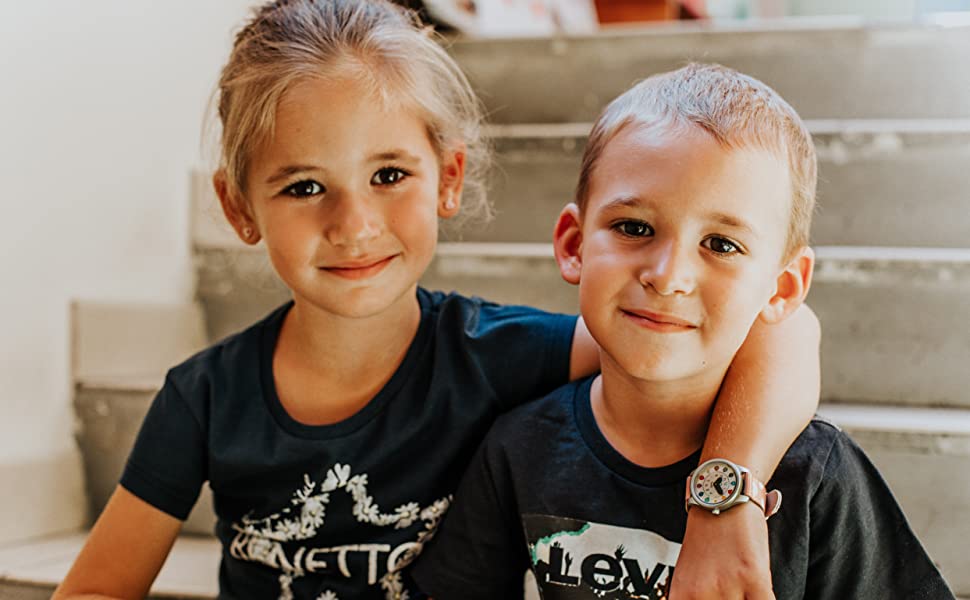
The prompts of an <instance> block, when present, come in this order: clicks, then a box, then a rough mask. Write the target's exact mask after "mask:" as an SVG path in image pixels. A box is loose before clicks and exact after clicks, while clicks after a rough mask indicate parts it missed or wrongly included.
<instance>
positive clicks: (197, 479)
mask: <svg viewBox="0 0 970 600" xmlns="http://www.w3.org/2000/svg"><path fill="white" fill-rule="evenodd" d="M206 455H207V452H206V443H205V436H204V435H203V430H202V427H201V425H200V423H199V421H198V419H197V418H196V417H195V415H194V414H193V413H192V411H191V410H190V409H189V406H188V404H187V403H186V402H185V399H184V398H183V397H182V395H181V394H180V393H179V391H178V389H177V388H176V386H175V384H174V383H173V382H172V381H171V378H170V377H166V380H165V384H164V385H163V387H162V389H161V390H160V391H159V392H158V395H156V396H155V399H154V401H153V402H152V405H151V407H150V408H149V409H148V414H147V415H145V420H144V421H143V422H142V426H141V430H140V431H139V432H138V437H137V438H136V440H135V445H134V447H133V448H132V451H131V454H130V455H129V456H128V462H127V464H126V465H125V469H124V472H123V473H122V475H121V482H120V483H121V486H122V487H124V488H125V489H126V490H128V491H129V492H131V493H132V494H134V495H135V496H138V497H139V498H141V499H142V500H144V501H145V502H147V503H149V504H151V505H152V506H154V507H155V508H157V509H159V510H161V511H163V512H166V513H168V514H170V515H172V516H173V517H175V518H177V519H182V520H185V519H186V518H188V516H189V512H190V511H191V510H192V506H193V505H194V504H195V501H196V500H197V499H198V497H199V492H200V491H201V489H202V484H203V483H204V482H205V480H206V478H207V469H206V464H207V463H206Z"/></svg>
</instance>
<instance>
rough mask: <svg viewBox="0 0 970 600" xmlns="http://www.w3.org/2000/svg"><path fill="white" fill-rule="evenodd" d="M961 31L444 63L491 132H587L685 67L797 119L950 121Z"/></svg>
mask: <svg viewBox="0 0 970 600" xmlns="http://www.w3.org/2000/svg"><path fill="white" fill-rule="evenodd" d="M968 32H970V27H967V26H955V27H951V28H945V27H943V28H941V27H938V26H931V25H918V24H912V23H903V24H887V23H883V24H872V23H870V24H866V23H860V22H859V21H858V20H830V21H806V20H799V19H793V20H781V21H778V22H775V23H766V22H754V23H749V24H744V23H739V24H736V25H714V26H711V25H709V24H679V25H670V26H660V27H650V28H641V29H621V30H615V31H613V32H604V33H600V34H596V35H591V36H577V37H560V38H552V39H550V38H541V39H539V38H527V39H511V40H507V39H502V40H465V41H459V42H457V43H455V44H453V45H452V46H451V48H450V52H451V53H452V55H453V56H454V57H455V58H456V59H457V61H458V62H459V64H460V65H461V66H462V68H463V69H464V71H465V72H466V73H467V74H468V77H469V78H470V80H471V81H472V83H473V85H474V86H475V87H476V88H477V89H478V90H479V93H480V95H481V97H482V98H483V100H484V102H485V104H486V107H487V109H488V112H489V116H490V118H491V120H492V121H494V122H498V123H570V122H577V121H593V120H594V119H595V118H596V115H597V114H598V113H599V111H600V110H601V109H602V107H603V106H605V104H606V103H607V102H608V101H609V100H611V99H612V98H614V97H615V96H617V95H618V94H619V93H621V92H622V91H624V90H625V89H627V88H628V87H629V86H630V85H631V84H632V83H633V82H635V81H637V80H640V79H643V78H645V77H647V76H649V75H651V74H654V73H659V72H663V71H668V70H671V69H675V68H677V67H680V66H682V65H683V64H684V63H685V62H687V61H690V60H695V61H704V62H718V63H722V64H725V65H727V66H730V67H733V68H736V69H738V70H740V71H742V72H745V73H748V74H750V75H753V76H755V77H757V78H759V79H762V80H763V81H765V82H766V83H767V84H769V85H771V86H772V87H774V88H775V89H776V90H778V92H780V93H781V95H782V96H784V97H785V98H786V99H787V100H788V101H789V102H790V103H791V104H792V105H793V106H794V107H795V109H796V110H798V112H799V113H800V114H801V115H802V117H803V118H813V119H818V118H821V119H831V118H853V119H860V118H886V119H893V118H947V117H968V116H970V61H967V60H966V57H967V56H970V33H968ZM525 58H528V60H523V59H525ZM551 98H552V99H555V101H553V102H550V101H549V100H550V99H551Z"/></svg>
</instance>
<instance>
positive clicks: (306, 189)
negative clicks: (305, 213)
mask: <svg viewBox="0 0 970 600" xmlns="http://www.w3.org/2000/svg"><path fill="white" fill-rule="evenodd" d="M325 191H326V188H324V187H323V186H322V185H320V184H319V183H317V182H316V181H313V180H312V179H307V180H305V181H297V182H296V183H294V184H293V185H291V186H289V187H288V188H286V189H285V190H283V193H284V194H286V195H287V196H293V197H294V198H305V197H307V196H316V195H317V194H322V193H324V192H325Z"/></svg>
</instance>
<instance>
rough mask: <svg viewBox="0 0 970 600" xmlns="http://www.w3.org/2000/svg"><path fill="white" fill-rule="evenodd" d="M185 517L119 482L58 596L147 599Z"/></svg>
mask: <svg viewBox="0 0 970 600" xmlns="http://www.w3.org/2000/svg"><path fill="white" fill-rule="evenodd" d="M181 527H182V521H180V520H179V519H176V518H175V517H173V516H171V515H169V514H167V513H165V512H163V511H161V510H159V509H157V508H155V507H154V506H152V505H150V504H148V503H147V502H145V501H144V500H142V499H141V498H138V497H137V496H135V495H134V494H132V493H131V492H129V491H128V490H126V489H125V488H123V487H121V486H118V487H117V488H115V492H114V494H112V496H111V499H110V500H109V501H108V504H107V505H106V506H105V509H104V511H103V512H102V513H101V516H100V517H99V518H98V520H97V522H96V523H95V524H94V527H93V528H92V529H91V534H90V535H89V536H88V539H87V541H86V542H85V544H84V547H83V548H82V549H81V552H80V554H78V557H77V558H76V559H75V561H74V565H73V566H72V567H71V570H70V571H69V572H68V574H67V577H65V578H64V581H63V582H62V583H61V585H60V586H58V588H57V590H56V591H55V592H54V596H53V598H54V600H67V599H77V600H83V599H91V600H94V599H98V598H125V599H128V598H132V599H134V598H144V597H145V596H147V595H148V591H149V589H150V588H151V585H152V582H154V581H155V577H156V576H157V575H158V572H159V571H160V570H161V568H162V565H163V564H165V559H166V558H167V557H168V553H169V551H170V550H171V548H172V544H174V543H175V538H176V536H178V533H179V530H180V529H181Z"/></svg>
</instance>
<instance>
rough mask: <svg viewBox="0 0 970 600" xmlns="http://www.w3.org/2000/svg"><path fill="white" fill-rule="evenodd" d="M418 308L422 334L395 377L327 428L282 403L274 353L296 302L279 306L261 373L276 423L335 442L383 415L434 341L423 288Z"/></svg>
mask: <svg viewBox="0 0 970 600" xmlns="http://www.w3.org/2000/svg"><path fill="white" fill-rule="evenodd" d="M417 299H418V305H419V307H420V310H421V320H420V323H419V324H418V331H417V333H415V335H414V339H412V340H411V344H410V345H409V346H408V350H407V353H405V355H404V360H402V361H401V364H400V365H398V367H397V369H396V370H395V371H394V374H393V375H391V378H390V379H389V380H388V381H387V383H385V384H384V387H382V388H381V389H380V391H378V392H377V394H375V395H374V397H373V398H371V399H370V401H368V402H367V404H365V405H364V406H363V407H361V409H360V410H358V411H357V412H355V413H354V414H352V415H350V416H349V417H347V418H346V419H344V420H342V421H338V422H336V423H330V424H327V425H310V424H308V423H303V422H301V421H297V420H296V419H294V418H293V417H292V416H291V415H290V413H289V412H287V410H286V408H285V407H284V406H283V403H282V402H281V401H280V397H279V394H278V393H277V391H276V378H275V376H274V375H273V353H274V352H275V351H276V344H277V342H278V341H279V336H280V331H281V329H282V327H283V320H284V319H285V318H286V315H287V313H289V312H290V309H292V308H293V301H292V300H290V301H289V302H287V303H286V304H284V305H283V306H281V307H279V308H278V309H277V310H276V311H275V312H274V313H273V314H271V315H270V316H269V318H267V319H266V321H264V323H263V327H262V328H261V331H260V336H259V374H260V388H261V390H262V393H263V399H264V400H265V402H266V407H267V409H268V410H269V412H270V414H272V416H273V418H274V420H275V421H276V423H277V424H278V425H279V426H280V427H281V428H282V429H284V430H285V431H287V432H288V433H290V434H292V435H295V436H297V437H301V438H309V439H332V438H337V437H341V436H344V435H348V434H350V433H353V432H354V431H357V430H358V429H360V428H361V427H363V426H365V425H366V424H368V423H369V422H371V420H373V418H374V417H375V416H376V415H377V414H378V413H380V412H381V410H382V409H383V408H384V407H385V406H386V405H387V404H388V402H390V401H391V400H392V399H393V398H394V397H395V396H396V395H397V393H398V392H399V391H400V389H401V388H402V387H403V386H404V384H405V383H406V382H407V380H408V379H409V378H410V376H411V374H412V373H413V372H414V371H415V366H416V364H417V362H418V360H419V359H420V358H421V356H422V355H423V354H424V349H425V347H426V345H427V343H428V341H429V339H430V334H431V325H432V302H431V296H430V294H429V293H428V292H427V291H425V290H424V289H422V288H418V290H417Z"/></svg>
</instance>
